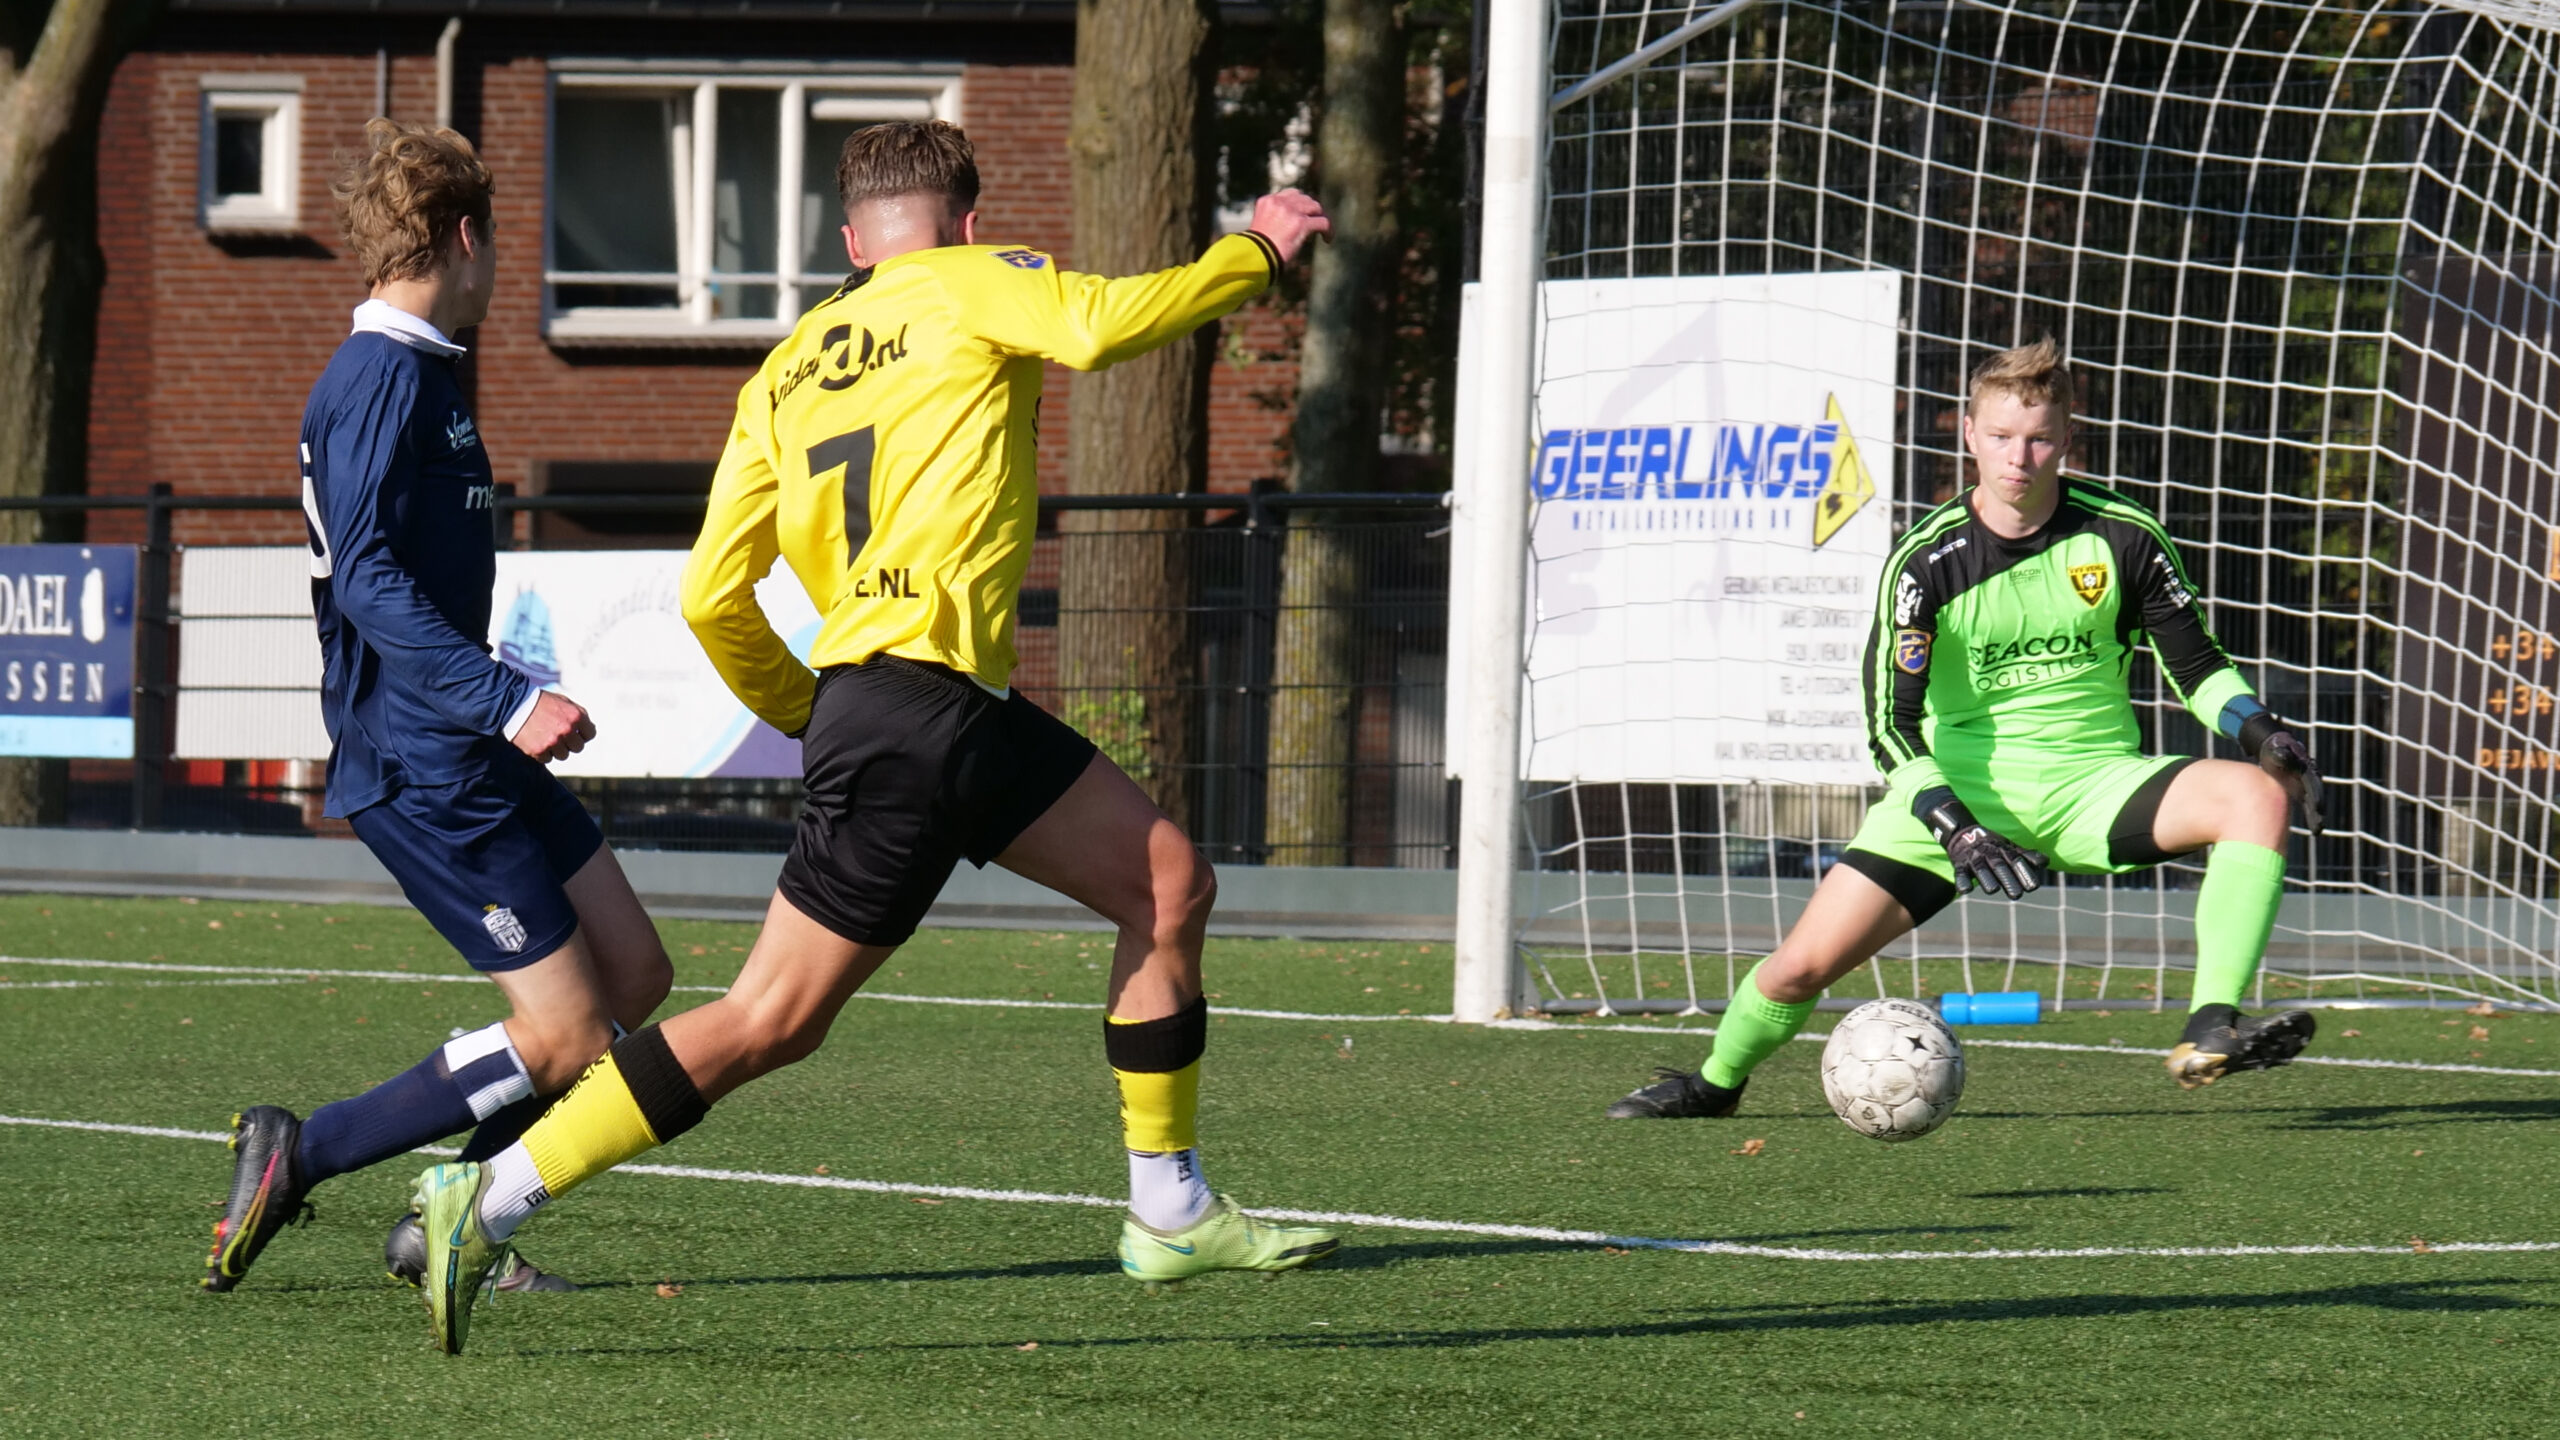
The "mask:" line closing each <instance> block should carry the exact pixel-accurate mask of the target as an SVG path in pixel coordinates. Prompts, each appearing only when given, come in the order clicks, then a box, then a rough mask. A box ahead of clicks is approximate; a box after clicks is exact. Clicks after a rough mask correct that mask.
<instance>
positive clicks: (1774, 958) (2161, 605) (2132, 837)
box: [1609, 340, 2321, 1119]
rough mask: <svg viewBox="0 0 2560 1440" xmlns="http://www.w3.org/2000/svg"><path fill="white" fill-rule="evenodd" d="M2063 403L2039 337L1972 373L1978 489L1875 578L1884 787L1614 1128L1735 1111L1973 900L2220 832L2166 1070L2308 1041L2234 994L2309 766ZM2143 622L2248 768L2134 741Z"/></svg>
mask: <svg viewBox="0 0 2560 1440" xmlns="http://www.w3.org/2000/svg"><path fill="white" fill-rule="evenodd" d="M2071 400H2072V395H2071V375H2070V372H2069V370H2068V369H2066V368H2065V364H2064V360H2063V356H2062V351H2061V349H2060V347H2058V346H2056V345H2055V344H2054V343H2053V342H2052V341H2051V340H2044V341H2040V342H2038V343H2036V344H2034V345H2028V346H2024V347H2021V348H2019V349H2015V350H2010V351H2006V352H2004V353H2002V354H2000V355H1996V356H1994V357H1992V359H1991V360H1990V361H1988V362H1987V363H1985V364H1984V365H1983V367H1982V368H1981V369H1980V370H1978V371H1976V372H1975V374H1974V377H1973V384H1972V388H1971V392H1970V394H1969V396H1968V398H1967V401H1966V406H1965V419H1964V443H1965V449H1966V450H1967V451H1968V452H1970V453H1971V455H1972V456H1973V461H1974V465H1975V467H1976V476H1975V479H1976V483H1975V484H1974V486H1973V487H1972V488H1971V489H1969V490H1966V491H1965V492H1963V493H1962V494H1960V495H1958V496H1957V497H1956V498H1955V499H1953V500H1950V501H1948V502H1947V503H1946V504H1944V505H1941V506H1939V507H1938V508H1937V509H1935V510H1933V511H1931V512H1930V513H1929V514H1928V516H1927V517H1926V518H1924V519H1922V520H1921V521H1920V523H1918V524H1917V525H1914V526H1913V527H1911V529H1910V530H1909V531H1908V532H1907V533H1905V534H1904V535H1903V537H1902V539H1901V541H1900V543H1899V544H1897V545H1896V546H1895V548H1894V552H1893V556H1892V558H1891V559H1890V560H1888V561H1886V562H1885V570H1884V575H1883V577H1882V580H1881V583H1880V584H1879V586H1878V591H1877V597H1876V615H1875V628H1874V631H1873V634H1872V636H1871V638H1870V639H1869V641H1868V646H1867V651H1868V653H1867V659H1866V675H1865V688H1866V703H1867V725H1868V732H1869V740H1870V742H1871V744H1872V745H1873V747H1874V750H1875V756H1876V763H1877V765H1878V766H1879V767H1880V768H1881V769H1882V770H1883V771H1884V774H1885V777H1886V780H1887V782H1888V788H1887V789H1886V792H1885V795H1884V798H1883V799H1881V800H1879V801H1877V802H1876V804H1875V806H1874V808H1873V809H1870V810H1869V811H1868V812H1867V818H1866V822H1865V823H1864V824H1863V825H1861V826H1860V827H1859V829H1858V835H1857V838H1856V839H1855V840H1853V841H1851V842H1850V844H1849V848H1848V851H1847V852H1846V853H1845V854H1844V855H1842V857H1841V859H1840V863H1839V864H1838V865H1835V866H1833V867H1832V869H1831V873H1830V874H1829V875H1827V876H1825V877H1824V878H1823V881H1822V883H1821V885H1820V886H1819V887H1818V888H1817V889H1816V890H1815V891H1814V895H1813V902H1812V903H1811V904H1810V905H1808V906H1807V907H1806V908H1805V912H1804V914H1803V916H1802V917H1801V918H1799V919H1798V920H1797V921H1796V924H1795V927H1794V928H1793V929H1792V930H1790V931H1788V932H1787V935H1786V938H1785V939H1784V940H1783V941H1781V942H1780V944H1779V946H1778V949H1777V953H1775V954H1773V955H1771V956H1769V957H1768V958H1767V959H1765V960H1763V961H1761V962H1760V963H1759V964H1758V965H1757V966H1755V967H1753V969H1752V971H1751V973H1750V974H1749V975H1748V976H1746V977H1744V979H1743V981H1742V984H1741V987H1740V988H1739V989H1738V990H1737V991H1736V993H1735V995H1734V997H1733V1003H1732V1004H1731V1005H1730V1006H1729V1007H1728V1008H1727V1009H1726V1011H1725V1013H1724V1017H1723V1020H1722V1023H1721V1024H1719V1025H1718V1026H1717V1029H1716V1041H1715V1050H1714V1052H1713V1053H1712V1054H1711V1055H1709V1056H1708V1058H1707V1063H1706V1067H1705V1070H1704V1072H1703V1073H1694V1074H1693V1073H1691V1072H1689V1071H1685V1070H1663V1071H1660V1072H1658V1073H1659V1074H1660V1077H1661V1078H1660V1079H1659V1080H1657V1081H1656V1082H1655V1083H1654V1084H1651V1085H1647V1086H1645V1087H1644V1088H1643V1089H1641V1090H1638V1091H1636V1092H1635V1093H1633V1094H1631V1095H1629V1096H1627V1097H1626V1098H1625V1099H1622V1100H1620V1101H1618V1102H1617V1103H1616V1104H1615V1105H1612V1106H1610V1107H1609V1114H1610V1116H1611V1117H1612V1118H1615V1119H1633V1118H1675V1117H1689V1116H1723V1115H1731V1114H1733V1113H1734V1110H1735V1108H1736V1107H1737V1106H1738V1104H1739V1103H1740V1101H1741V1098H1742V1088H1743V1085H1744V1084H1745V1082H1747V1081H1748V1080H1749V1078H1750V1075H1751V1071H1752V1069H1753V1067H1755V1066H1757V1065H1758V1064H1759V1063H1760V1062H1761V1061H1762V1060H1765V1059H1767V1058H1768V1057H1769V1055H1770V1054H1771V1053H1773V1052H1774V1051H1776V1050H1777V1049H1778V1048H1779V1047H1780V1046H1782V1045H1784V1044H1785V1043H1786V1042H1787V1041H1788V1040H1789V1039H1791V1038H1793V1037H1794V1035H1795V1034H1796V1032H1797V1031H1798V1030H1800V1029H1802V1028H1803V1027H1804V1023H1805V1019H1806V1017H1807V1016H1809V1015H1810V1014H1811V1013H1812V1011H1813V1004H1814V1000H1815V999H1816V998H1817V997H1819V996H1820V995H1821V994H1822V992H1823V990H1824V989H1825V988H1826V987H1828V986H1830V985H1831V984H1832V983H1834V982H1835V981H1837V980H1839V979H1840V978H1841V977H1843V976H1845V975H1847V974H1848V973H1849V972H1850V971H1852V970H1855V969H1856V968H1858V967H1859V966H1860V965H1863V964H1865V963H1866V962H1867V960H1868V959H1869V958H1871V957H1873V956H1874V955H1875V954H1876V952H1877V951H1879V950H1882V949H1883V948H1884V947H1885V946H1886V945H1888V944H1890V943H1892V942H1893V941H1894V940H1896V939H1898V938H1899V937H1901V936H1902V935H1904V934H1907V933H1909V932H1910V930H1911V929H1912V928H1913V927H1914V926H1916V925H1918V924H1919V923H1920V922H1922V921H1924V920H1926V919H1928V918H1929V917H1930V916H1932V915H1934V914H1936V913H1937V912H1938V911H1940V910H1942V909H1944V908H1946V906H1947V905H1948V904H1950V903H1952V902H1953V901H1954V900H1955V898H1956V897H1957V895H1959V894H1960V893H1962V892H1963V891H1964V890H1968V889H1979V890H1980V891H1982V892H1983V893H1984V894H1985V895H1994V894H1998V895H2006V896H2007V897H2008V898H2010V899H2012V900H2015V899H2018V898H2019V897H2021V896H2023V895H2025V894H2026V893H2027V892H2029V891H2031V890H2035V889H2038V888H2040V887H2041V886H2043V885H2044V884H2045V882H2046V880H2047V879H2048V878H2049V874H2050V872H2051V871H2053V870H2067V871H2076V872H2079V873H2083V874H2092V873H2094V874H2113V873H2119V872H2122V871H2127V870H2138V869H2141V868H2142V867H2144V866H2147V865H2157V864H2159V863H2160V862H2161V861H2164V860H2167V859H2170V858H2172V857H2174V856H2179V855H2185V854H2188V853H2190V852H2192V851H2196V850H2200V849H2203V848H2205V847H2206V846H2211V847H2212V849H2213V853H2212V856H2211V858H2209V859H2208V860H2207V861H2206V862H2205V871H2204V888H2203V889H2202V890H2201V891H2199V892H2198V893H2197V896H2196V980H2195V996H2194V1000H2193V1002H2192V1003H2193V1008H2192V1011H2191V1013H2190V1014H2189V1015H2188V1017H2187V1028H2186V1033H2185V1035H2184V1036H2183V1037H2181V1039H2180V1041H2179V1043H2178V1046H2177V1048H2176V1049H2175V1050H2173V1051H2171V1052H2170V1054H2169V1074H2170V1076H2171V1077H2172V1078H2173V1079H2175V1080H2176V1081H2177V1082H2178V1083H2179V1084H2180V1085H2182V1086H2185V1087H2188V1088H2190V1089H2192V1088H2194V1087H2195V1086H2198V1085H2210V1084H2212V1083H2213V1082H2214V1081H2215V1080H2218V1079H2220V1078H2221V1077H2222V1076H2224V1075H2226V1074H2229V1073H2230V1072H2232V1071H2235V1070H2263V1069H2267V1068H2270V1067H2272V1066H2277V1065H2282V1064H2284V1063H2286V1062H2287V1061H2289V1060H2291V1059H2293V1058H2294V1057H2295V1056H2296V1055H2299V1054H2300V1053H2302V1048H2303V1046H2304V1045H2306V1044H2308V1043H2309V1042H2310V1039H2311V1033H2312V1019H2311V1016H2310V1015H2309V1013H2307V1012H2305V1011H2300V1010H2289V1011H2284V1012H2282V1013H2278V1014H2271V1015H2263V1016H2254V1017H2253V1016H2244V1015H2242V1014H2241V1013H2240V1012H2239V1008H2238V1007H2239V1002H2240V997H2241V995H2242V993H2243V992H2244V991H2246V990H2247V988H2248V985H2249V981H2250V979H2251V978H2252V977H2253V976H2255V975H2256V973H2257V969H2258V961H2259V958H2260V956H2261V955H2262V954H2263V953H2264V952H2265V950H2266V944H2267V936H2268V934H2269V932H2270V931H2271V930H2272V929H2273V928H2274V925H2275V916H2276V904H2277V902H2278V900H2280V899H2281V898H2282V896H2283V893H2284V845H2285V835H2286V829H2287V824H2288V821H2289V819H2290V812H2291V809H2292V807H2294V806H2297V805H2298V806H2300V807H2301V810H2302V823H2303V826H2304V828H2305V829H2307V830H2309V831H2310V832H2311V833H2312V834H2314V835H2317V834H2319V833H2320V828H2321V813H2320V800H2321V796H2320V790H2321V786H2320V772H2319V770H2318V769H2317V768H2315V767H2314V766H2313V765H2312V763H2311V754H2310V752H2309V751H2308V750H2306V749H2305V748H2304V747H2303V744H2302V741H2301V740H2300V739H2298V738H2297V737H2296V736H2295V735H2294V734H2293V732H2292V731H2290V730H2288V729H2286V728H2285V725H2284V722H2283V721H2281V720H2279V719H2278V718H2276V716H2275V715H2274V714H2273V713H2272V712H2271V711H2269V710H2268V709H2267V707H2266V706H2264V705H2262V704H2260V703H2259V702H2258V699H2257V696H2256V695H2255V694H2254V693H2252V692H2251V690H2250V687H2249V682H2248V681H2246V680H2244V679H2242V678H2241V675H2240V672H2239V671H2238V670H2237V669H2236V668H2234V667H2233V665H2232V663H2231V659H2230V657H2229V656H2228V655H2225V654H2224V653H2223V650H2222V647H2221V645H2220V644H2219V643H2218V642H2217V641H2215V639H2214V638H2213V634H2212V632H2211V631H2210V630H2208V629H2207V628H2206V626H2205V623H2204V617H2203V616H2202V615H2201V614H2200V613H2199V611H2198V607H2197V601H2196V595H2195V590H2194V587H2193V586H2192V585H2190V584H2189V583H2188V581H2187V576H2186V570H2185V567H2184V566H2183V565H2182V564H2180V562H2179V559H2178V552H2177V547H2176V546H2175V545H2174V544H2172V543H2171V541H2170V539H2169V536H2168V532H2166V531H2165V530H2163V529H2161V527H2160V522H2159V521H2158V520H2157V519H2155V518H2153V516H2152V515H2151V513H2150V512H2149V511H2147V510H2145V509H2143V508H2142V507H2141V506H2139V505H2136V504H2134V503H2133V502H2132V501H2130V500H2127V499H2126V498H2124V497H2123V496H2121V495H2118V494H2116V493H2115V492H2114V491H2111V490H2107V489H2104V488H2102V487H2100V486H2096V485H2091V484H2087V483H2085V482H2082V481H2078V480H2072V479H2067V478H2065V477H2064V476H2063V474H2062V462H2063V457H2064V455H2065V454H2066V453H2068V451H2069V450H2070V445H2071ZM2144 636H2148V637H2149V640H2150V643H2151V646H2152V648H2153V649H2154V650H2155V651H2156V652H2157V653H2158V655H2159V657H2160V662H2161V666H2162V668H2163V670H2165V671H2166V673H2167V675H2168V677H2169V680H2170V683H2171V684H2172V685H2173V686H2175V687H2176V689H2177V691H2178V693H2179V695H2180V696H2181V697H2182V698H2183V699H2184V700H2185V701H2186V704H2187V708H2188V709H2189V710H2190V711H2192V712H2194V714H2195V716H2196V717H2197V718H2198V719H2200V720H2202V721H2203V722H2204V723H2205V724H2206V725H2208V726H2210V727H2212V728H2213V729H2214V730H2216V731H2218V732H2220V733H2221V734H2223V735H2225V736H2227V737H2229V738H2230V739H2232V740H2234V741H2236V742H2238V744H2239V746H2240V748H2241V749H2242V750H2244V751H2246V752H2247V753H2248V755H2249V757H2250V758H2251V760H2253V761H2254V762H2256V763H2254V764H2241V763H2237V762H2234V761H2228V760H2198V759H2193V758H2190V757H2184V756H2160V755H2145V754H2143V753H2142V751H2141V740H2140V734H2139V731H2138V730H2137V729H2136V726H2135V723H2134V715H2133V700H2132V694H2131V689H2130V681H2129V673H2130V670H2131V667H2132V663H2133V647H2134V644H2135V642H2136V640H2137V639H2139V638H2141V637H2144Z"/></svg>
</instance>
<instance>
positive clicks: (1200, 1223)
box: [1120, 1195, 1342, 1295]
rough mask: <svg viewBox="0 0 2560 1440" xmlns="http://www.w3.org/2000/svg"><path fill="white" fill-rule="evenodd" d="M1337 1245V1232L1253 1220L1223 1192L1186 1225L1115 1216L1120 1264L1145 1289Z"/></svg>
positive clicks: (1284, 1264) (1295, 1260) (1321, 1252)
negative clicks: (1161, 1226) (1159, 1225)
mask: <svg viewBox="0 0 2560 1440" xmlns="http://www.w3.org/2000/svg"><path fill="white" fill-rule="evenodd" d="M1341 1248H1342V1236H1341V1235H1340V1234H1338V1233H1336V1232H1335V1231H1331V1230H1322V1229H1318V1228H1316V1227H1315V1226H1312V1225H1273V1224H1270V1223H1268V1222H1265V1221H1261V1220H1256V1219H1254V1218H1253V1217H1252V1216H1250V1215H1247V1214H1246V1213H1244V1211H1242V1210H1240V1209H1237V1208H1236V1202H1235V1201H1233V1200H1231V1199H1228V1198H1227V1197H1226V1196H1224V1195H1221V1196H1219V1197H1218V1198H1217V1200H1216V1201H1215V1202H1214V1203H1212V1204H1211V1205H1210V1207H1209V1213H1208V1214H1206V1215H1203V1216H1201V1217H1200V1218H1199V1219H1198V1220H1196V1221H1193V1222H1192V1223H1191V1225H1190V1226H1188V1227H1187V1228H1185V1229H1181V1230H1176V1231H1171V1232H1167V1231H1163V1230H1158V1229H1155V1228H1154V1227H1152V1226H1149V1225H1142V1224H1140V1223H1139V1222H1138V1219H1137V1217H1136V1216H1129V1217H1127V1218H1125V1219H1123V1220H1122V1221H1121V1222H1120V1268H1121V1269H1123V1270H1125V1271H1127V1272H1129V1276H1130V1278H1131V1279H1134V1280H1138V1281H1141V1282H1143V1283H1144V1284H1145V1285H1146V1287H1147V1293H1148V1294H1150V1295H1152V1294H1154V1293H1156V1292H1157V1291H1158V1290H1161V1289H1163V1288H1164V1287H1166V1286H1168V1285H1175V1284H1179V1283H1181V1282H1182V1281H1185V1280H1188V1279H1190V1278H1191V1277H1192V1276H1194V1275H1205V1274H1207V1273H1208V1272H1209V1271H1212V1270H1259V1271H1262V1272H1263V1273H1265V1274H1268V1275H1276V1274H1278V1273H1279V1272H1280V1271H1283V1270H1295V1269H1297V1268H1298V1267H1299V1266H1301V1265H1306V1264H1310V1263H1312V1262H1314V1261H1317V1260H1321V1259H1323V1258H1324V1257H1326V1256H1327V1255H1330V1254H1332V1253H1333V1252H1334V1251H1336V1250H1339V1249H1341Z"/></svg>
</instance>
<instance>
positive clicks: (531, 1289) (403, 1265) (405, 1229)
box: [382, 1210, 578, 1295]
mask: <svg viewBox="0 0 2560 1440" xmlns="http://www.w3.org/2000/svg"><path fill="white" fill-rule="evenodd" d="M382 1269H383V1272H384V1273H385V1274H387V1275H389V1276H390V1277H391V1278H392V1279H394V1280H397V1281H399V1282H400V1283H401V1284H403V1285H406V1286H408V1287H409V1288H410V1289H412V1290H415V1289H417V1288H418V1287H419V1286H420V1285H423V1284H425V1283H426V1279H427V1227H426V1226H424V1225H421V1224H419V1223H418V1212H416V1211H414V1210H412V1211H410V1212H409V1213H408V1214H406V1215H403V1216H401V1217H400V1220H399V1223H398V1224H395V1225H393V1226H392V1227H391V1233H390V1234H389V1235H388V1236H386V1237H384V1239H383V1242H382ZM480 1288H481V1289H482V1290H484V1291H490V1292H498V1293H504V1294H508V1295H566V1294H569V1293H571V1292H573V1291H575V1290H576V1289H577V1288H578V1287H577V1286H576V1285H574V1284H572V1283H571V1282H570V1281H569V1280H568V1278H567V1277H565V1276H561V1275H554V1274H552V1273H551V1272H550V1271H548V1270H543V1269H540V1268H538V1267H536V1266H535V1265H534V1263H533V1262H532V1261H530V1260H527V1259H526V1258H524V1256H523V1254H522V1253H520V1252H518V1251H517V1250H516V1249H515V1248H514V1247H512V1246H510V1247H509V1248H508V1250H507V1258H506V1262H505V1263H504V1264H501V1265H500V1266H499V1267H498V1268H497V1269H495V1270H492V1271H490V1272H489V1278H488V1279H487V1280H485V1281H483V1282H481V1285H480Z"/></svg>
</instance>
